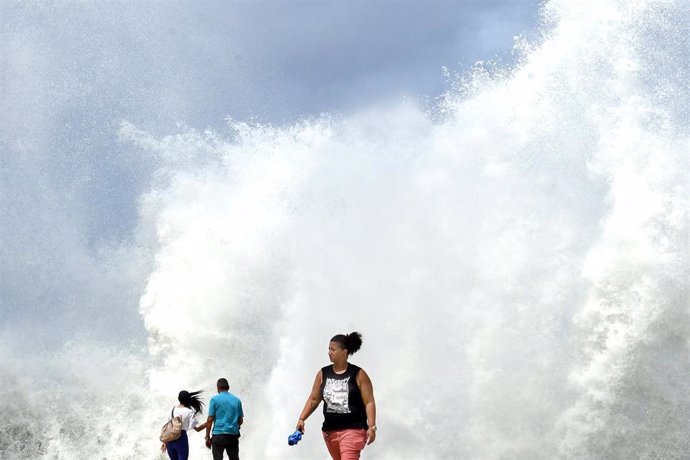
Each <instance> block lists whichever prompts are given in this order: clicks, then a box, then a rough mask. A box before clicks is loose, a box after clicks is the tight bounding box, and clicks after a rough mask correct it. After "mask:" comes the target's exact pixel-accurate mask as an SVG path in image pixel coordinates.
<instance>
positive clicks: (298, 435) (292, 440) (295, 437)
mask: <svg viewBox="0 0 690 460" xmlns="http://www.w3.org/2000/svg"><path fill="white" fill-rule="evenodd" d="M301 439H302V432H301V431H300V430H295V432H294V433H292V434H291V435H290V436H288V445H291V446H294V445H295V444H297V443H298V442H300V440H301Z"/></svg>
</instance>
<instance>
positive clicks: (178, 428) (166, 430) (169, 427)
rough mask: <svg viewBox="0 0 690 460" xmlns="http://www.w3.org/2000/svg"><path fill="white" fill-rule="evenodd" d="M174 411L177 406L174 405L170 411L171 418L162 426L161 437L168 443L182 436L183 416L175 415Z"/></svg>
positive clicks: (162, 440)
mask: <svg viewBox="0 0 690 460" xmlns="http://www.w3.org/2000/svg"><path fill="white" fill-rule="evenodd" d="M174 413H175V408H174V407H173V409H172V411H171V412H170V420H169V421H168V423H166V424H165V425H163V428H161V436H160V438H159V439H160V440H161V442H165V443H168V442H170V441H175V440H177V439H180V436H182V416H181V415H178V416H177V417H174V416H173V414H174Z"/></svg>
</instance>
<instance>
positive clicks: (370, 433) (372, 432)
mask: <svg viewBox="0 0 690 460" xmlns="http://www.w3.org/2000/svg"><path fill="white" fill-rule="evenodd" d="M374 441H376V429H375V428H373V427H372V428H369V429H367V446H368V445H369V444H371V443H372V442H374Z"/></svg>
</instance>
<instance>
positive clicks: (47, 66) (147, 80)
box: [0, 0, 539, 340]
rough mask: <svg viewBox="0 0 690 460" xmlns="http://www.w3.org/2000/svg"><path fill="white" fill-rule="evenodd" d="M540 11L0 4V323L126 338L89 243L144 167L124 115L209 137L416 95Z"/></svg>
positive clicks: (125, 235)
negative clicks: (51, 320) (251, 124)
mask: <svg viewBox="0 0 690 460" xmlns="http://www.w3.org/2000/svg"><path fill="white" fill-rule="evenodd" d="M538 9H539V3H538V2H537V1H532V0H500V1H499V0H496V1H452V2H451V1H379V2H375V1H308V2H307V1H304V2H302V1H293V2H277V1H275V2H125V1H118V2H107V3H106V2H66V1H64V2H50V3H45V2H12V1H6V2H2V3H0V37H1V38H2V41H1V43H2V44H1V45H0V81H1V82H2V84H1V86H0V187H1V188H0V212H1V213H2V216H3V217H2V227H0V236H1V237H2V245H1V246H0V256H2V259H3V261H4V262H3V268H2V271H1V272H0V275H1V276H0V280H1V281H0V301H1V302H2V304H3V311H4V312H5V315H4V322H5V324H2V325H0V326H2V329H4V330H10V329H12V330H15V332H16V331H19V333H20V335H21V331H24V330H30V329H32V328H33V327H34V326H35V322H36V321H37V319H43V318H45V317H46V316H47V315H53V316H54V317H55V318H57V323H56V327H53V328H52V329H53V330H54V331H58V332H52V333H51V334H54V335H55V337H57V338H58V339H59V340H63V339H65V338H66V337H70V336H71V334H78V333H80V332H82V331H83V330H100V329H104V328H105V329H107V328H111V329H112V328H114V329H115V330H121V332H122V334H123V335H125V336H127V335H129V334H130V333H131V334H133V335H135V336H136V335H137V334H138V332H136V331H140V325H137V324H136V321H135V320H133V319H132V318H136V308H137V298H138V295H139V294H140V292H139V291H138V290H137V289H138V288H139V287H140V286H130V285H127V287H126V288H122V286H121V285H120V284H121V283H124V281H122V280H120V277H119V276H118V275H117V270H118V267H115V266H112V263H111V262H109V264H110V265H111V266H108V267H103V266H102V265H100V264H101V261H102V260H103V258H104V257H103V256H102V255H101V254H102V251H104V250H107V251H117V249H118V248H119V247H121V246H122V245H126V242H127V241H128V240H131V238H132V237H133V232H134V229H135V228H136V225H137V218H138V217H137V212H138V199H139V196H140V195H141V193H143V192H144V191H145V190H146V189H147V185H148V183H149V180H150V177H151V174H152V172H153V170H154V169H155V165H153V160H151V159H150V158H145V157H142V156H141V153H140V152H139V151H137V150H136V149H135V148H134V147H133V146H130V145H125V144H123V143H121V142H120V141H119V140H118V137H117V130H118V127H119V125H120V124H121V123H122V121H123V120H126V121H128V122H131V123H132V124H134V125H135V126H137V127H138V128H141V129H143V130H146V131H148V132H150V133H152V134H154V135H165V134H173V133H177V132H180V131H181V130H183V129H187V128H195V129H200V130H203V129H207V128H210V129H213V130H215V131H217V132H219V133H221V134H223V132H224V131H225V129H226V123H227V122H226V118H227V117H232V118H234V119H236V120H257V121H259V122H269V123H276V124H281V123H289V122H291V121H294V120H296V119H299V118H301V117H309V116H316V115H319V114H320V113H324V112H327V113H332V114H336V115H346V114H348V113H351V112H356V111H359V110H365V109H367V108H369V107H372V106H377V105H385V104H389V103H394V102H396V101H400V100H402V99H404V98H408V99H412V100H415V101H419V102H420V103H422V104H423V103H427V102H428V101H433V100H434V99H435V98H436V97H438V96H439V95H440V94H442V93H443V91H444V90H445V89H446V88H447V84H448V82H447V81H446V79H445V77H444V75H443V72H442V68H443V67H444V66H445V67H447V68H449V69H450V70H451V71H463V70H466V69H468V68H469V67H470V66H471V65H472V64H474V63H475V62H476V61H478V60H484V61H486V60H492V59H496V60H500V61H502V62H504V63H510V61H511V59H512V54H511V51H512V46H513V43H514V37H515V36H516V35H519V34H526V35H527V36H528V37H530V36H532V35H533V34H534V33H535V32H534V30H535V27H536V25H537V22H538ZM108 260H112V259H111V258H108ZM109 271H112V273H109ZM88 305H91V306H90V307H89V306H88ZM132 331H134V332H132ZM49 335H50V334H49Z"/></svg>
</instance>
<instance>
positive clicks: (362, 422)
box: [321, 363, 367, 431]
mask: <svg viewBox="0 0 690 460" xmlns="http://www.w3.org/2000/svg"><path fill="white" fill-rule="evenodd" d="M359 370H360V368H359V367H357V366H355V365H354V364H350V363H348V365H347V369H346V370H345V372H343V373H342V374H336V373H335V372H334V371H333V366H332V365H331V366H326V367H324V368H322V369H321V376H322V377H323V378H322V380H323V381H322V382H321V399H322V400H323V417H324V420H323V426H322V427H321V430H322V431H332V430H342V429H345V428H364V429H366V428H367V412H366V409H365V408H364V401H362V393H361V392H360V391H359V387H358V386H357V373H358V372H359Z"/></svg>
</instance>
